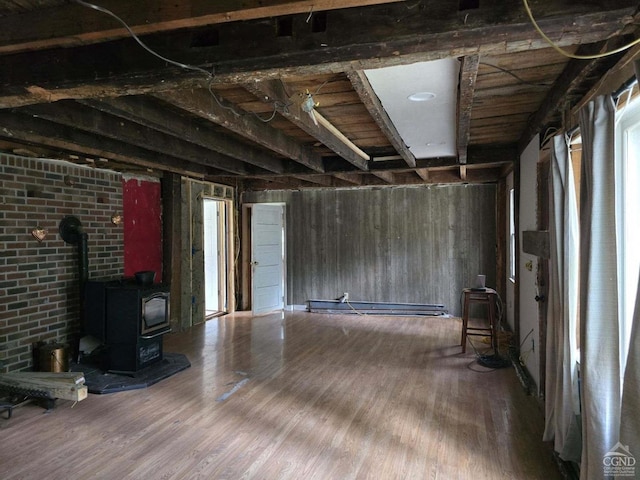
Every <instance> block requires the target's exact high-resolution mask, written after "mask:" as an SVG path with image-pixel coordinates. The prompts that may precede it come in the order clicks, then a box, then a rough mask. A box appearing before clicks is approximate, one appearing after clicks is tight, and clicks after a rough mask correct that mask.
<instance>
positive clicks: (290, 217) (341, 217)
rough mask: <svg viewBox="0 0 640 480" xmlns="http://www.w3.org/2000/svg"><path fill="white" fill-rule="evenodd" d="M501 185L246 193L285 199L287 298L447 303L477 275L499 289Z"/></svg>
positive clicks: (454, 309) (456, 308)
mask: <svg viewBox="0 0 640 480" xmlns="http://www.w3.org/2000/svg"><path fill="white" fill-rule="evenodd" d="M495 198H496V187H495V185H456V186H428V187H415V188H411V187H402V188H371V189H345V190H324V189H318V190H305V191H296V192H247V193H245V194H244V196H243V201H244V202H284V203H285V204H286V212H287V222H286V225H287V226H286V228H287V291H288V292H287V298H288V301H289V303H290V304H294V305H303V304H305V302H306V301H307V300H309V299H331V298H336V297H338V296H339V295H341V294H342V293H343V292H349V295H350V298H351V299H353V300H370V301H385V302H419V303H443V304H445V305H446V307H447V309H448V310H449V311H450V312H451V313H452V314H455V315H459V314H460V303H459V297H460V292H461V290H462V289H463V288H465V287H467V286H470V285H472V282H473V280H474V279H475V276H476V275H478V274H485V275H487V284H488V285H494V284H495V271H496V266H495V264H496V253H495V252H496V219H495V210H496V204H495Z"/></svg>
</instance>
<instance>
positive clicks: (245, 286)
mask: <svg viewBox="0 0 640 480" xmlns="http://www.w3.org/2000/svg"><path fill="white" fill-rule="evenodd" d="M254 205H273V206H279V207H282V212H283V218H282V228H283V231H284V235H283V239H282V248H283V249H284V255H283V258H282V295H283V297H284V300H283V306H284V308H286V307H287V304H288V302H287V204H286V203H285V202H255V203H243V204H242V221H241V227H240V228H241V232H242V235H241V242H240V251H241V252H242V255H241V267H240V276H241V278H242V281H241V298H240V301H239V304H240V309H241V310H251V309H252V307H253V305H252V303H251V291H252V288H251V287H252V281H253V275H252V269H251V258H252V253H253V252H252V251H251V215H252V213H253V206H254Z"/></svg>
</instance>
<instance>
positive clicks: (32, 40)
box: [0, 0, 403, 54]
mask: <svg viewBox="0 0 640 480" xmlns="http://www.w3.org/2000/svg"><path fill="white" fill-rule="evenodd" d="M399 1H403V0H341V1H340V2H336V1H335V0H266V1H265V0H245V1H243V2H237V1H235V0H216V1H215V2H212V1H210V0H187V1H180V2H175V1H169V0H137V1H135V2H123V1H121V0H95V1H94V0H88V3H95V4H98V5H99V6H100V7H101V8H104V9H107V10H110V11H111V12H113V13H114V14H116V15H117V16H119V17H120V18H121V19H123V20H124V21H125V22H126V23H127V24H128V25H129V27H130V28H131V29H132V30H133V31H134V32H135V33H136V34H137V35H148V34H152V33H159V32H166V31H169V30H176V29H184V28H194V27H205V26H209V25H215V24H221V23H228V22H236V21H240V20H242V21H246V20H254V19H258V18H271V17H279V16H283V15H294V14H297V13H304V14H309V15H312V14H313V13H314V12H321V11H326V10H333V9H336V8H349V7H361V6H369V5H377V4H381V3H391V2H399ZM25 25H28V26H29V28H24V27H25ZM128 36H129V32H128V31H127V30H126V29H125V28H124V27H123V26H122V25H121V24H120V23H119V22H117V20H116V19H114V18H113V17H111V16H110V15H108V14H106V13H104V12H100V11H97V10H95V9H89V7H88V6H83V5H81V4H80V3H79V2H76V1H75V0H71V1H70V2H69V3H68V4H65V5H59V6H57V7H56V8H48V9H42V10H34V11H31V12H25V13H23V14H21V15H17V16H11V17H4V18H0V54H3V53H17V52H23V51H33V50H38V49H47V48H54V47H70V46H76V45H84V44H91V43H97V42H106V41H111V40H117V39H119V38H124V37H128Z"/></svg>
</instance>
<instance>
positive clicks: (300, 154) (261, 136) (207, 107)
mask: <svg viewBox="0 0 640 480" xmlns="http://www.w3.org/2000/svg"><path fill="white" fill-rule="evenodd" d="M156 97H157V98H159V99H161V100H163V101H165V102H168V103H170V104H172V105H175V106H177V107H179V108H182V109H183V110H186V111H188V112H190V113H192V114H194V115H197V116H199V117H202V118H206V119H208V120H210V121H212V122H214V123H216V124H218V125H221V126H223V127H225V128H227V129H229V130H231V131H233V132H235V133H237V134H238V135H241V136H242V137H245V138H247V139H249V140H251V141H253V142H255V143H257V144H259V145H262V146H264V147H266V148H268V149H270V150H273V151H274V152H277V153H278V154H280V155H282V156H284V157H286V158H290V159H293V160H295V161H296V162H298V163H300V164H301V165H304V166H306V167H308V168H310V169H312V170H314V171H316V172H324V166H323V162H322V158H321V157H320V155H319V154H317V153H315V152H314V151H313V150H312V149H311V147H308V146H306V145H304V144H302V143H300V142H298V141H296V140H294V139H292V138H290V137H287V136H286V135H285V134H284V133H282V132H281V131H280V130H277V129H275V128H273V127H271V126H269V124H268V123H264V122H262V121H261V120H258V119H257V118H256V117H254V116H252V115H239V114H238V112H235V111H234V110H233V108H234V107H233V105H231V104H228V103H226V102H224V100H223V99H220V98H218V99H217V101H216V100H215V99H214V98H213V97H212V96H211V95H210V94H209V92H207V91H206V90H190V91H170V92H163V93H160V94H157V95H156ZM234 112H235V113H234Z"/></svg>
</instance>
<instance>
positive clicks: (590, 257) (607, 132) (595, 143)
mask: <svg viewBox="0 0 640 480" xmlns="http://www.w3.org/2000/svg"><path fill="white" fill-rule="evenodd" d="M614 124H615V106H614V103H613V100H612V99H611V97H610V96H608V95H606V96H600V97H598V98H596V99H595V100H593V101H592V102H590V103H589V104H587V105H586V106H585V107H584V108H583V109H582V110H581V111H580V131H581V134H582V172H581V187H580V338H581V345H580V372H581V382H582V435H583V443H582V461H581V466H580V478H581V479H583V480H584V479H601V478H602V477H603V463H602V462H603V458H604V456H605V454H606V453H607V452H608V451H609V449H611V448H613V447H614V446H615V445H616V444H617V442H618V441H619V437H618V435H619V425H620V401H621V398H620V372H621V370H620V355H619V335H618V332H619V325H618V323H619V322H618V282H617V254H616V236H615V232H616V214H615V164H614V152H615V149H614Z"/></svg>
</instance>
